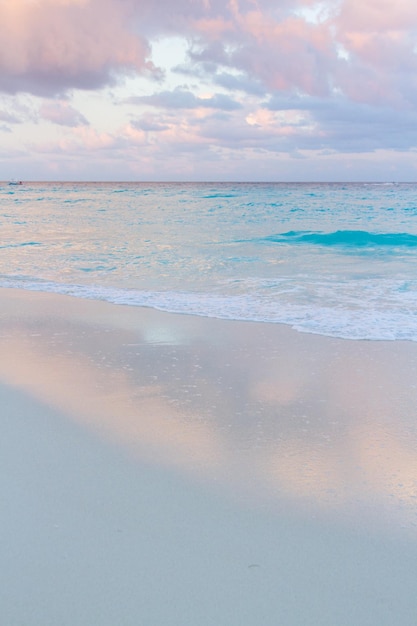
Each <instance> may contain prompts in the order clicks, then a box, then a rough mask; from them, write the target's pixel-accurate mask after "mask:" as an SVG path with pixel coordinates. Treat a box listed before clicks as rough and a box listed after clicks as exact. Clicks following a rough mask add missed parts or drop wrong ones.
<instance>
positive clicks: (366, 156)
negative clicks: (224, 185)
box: [0, 0, 417, 181]
mask: <svg viewBox="0 0 417 626" xmlns="http://www.w3.org/2000/svg"><path fill="white" fill-rule="evenodd" d="M12 178H18V179H24V180H83V181H84V180H94V181H101V180H103V181H106V180H109V181H111V180H115V181H128V180H132V181H142V180H143V181H158V180H162V181H171V180H172V181H206V180H207V181H349V180H351V181H365V180H366V181H415V180H417V4H416V2H415V0H396V1H395V2H392V0H324V1H320V2H315V1H314V0H13V1H11V0H0V179H2V180H9V179H12Z"/></svg>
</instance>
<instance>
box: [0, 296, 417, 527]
mask: <svg viewBox="0 0 417 626" xmlns="http://www.w3.org/2000/svg"><path fill="white" fill-rule="evenodd" d="M22 297H24V296H21V295H20V296H17V298H22ZM25 297H26V298H30V302H31V309H30V311H29V310H27V311H25V312H24V313H22V312H20V313H19V315H17V316H16V315H14V316H10V315H7V314H3V318H4V319H3V320H2V325H1V334H2V346H3V349H2V357H1V359H0V377H1V380H2V381H3V382H6V383H8V384H11V385H13V386H16V387H19V388H22V389H24V390H26V391H27V392H30V394H32V395H33V396H34V397H36V399H38V400H41V401H42V402H44V403H46V404H48V405H50V406H52V407H54V408H57V409H59V410H60V411H64V412H65V413H66V414H67V415H68V416H69V417H70V418H71V419H74V420H76V421H77V422H79V423H81V424H83V425H85V426H86V427H88V428H89V429H91V430H92V431H93V432H96V433H97V434H98V435H99V436H101V437H104V438H106V439H109V440H111V441H114V442H115V443H117V444H118V445H122V446H123V447H126V449H127V450H129V451H130V453H133V454H134V455H136V456H138V457H139V458H141V459H143V460H146V461H148V462H149V461H151V462H155V463H157V464H164V465H168V466H173V467H176V468H177V469H180V470H181V471H186V472H188V473H190V474H191V475H192V476H194V477H195V478H196V479H203V480H208V481H215V482H216V484H217V485H219V487H221V488H232V489H233V490H234V491H235V492H237V493H241V495H243V494H246V495H245V497H246V498H249V499H251V498H257V499H258V498H259V499H261V500H262V501H264V502H265V501H266V502H269V503H270V504H271V505H272V506H280V504H282V503H283V502H284V500H285V499H288V498H289V499H292V500H293V501H294V502H298V503H299V504H301V505H302V504H306V505H308V506H313V508H315V509H316V510H318V511H319V510H321V511H333V512H334V513H336V514H338V513H340V514H342V515H347V516H349V515H353V516H356V515H357V514H358V512H359V513H360V512H362V514H364V515H365V517H367V516H369V518H370V519H371V518H373V517H378V516H380V514H381V515H382V512H383V516H385V517H386V518H387V519H394V520H398V518H399V519H400V522H401V523H402V524H404V525H406V526H407V527H409V528H411V527H413V526H414V525H415V524H416V521H417V516H416V510H417V499H416V496H417V454H416V452H415V450H416V449H417V446H416V443H417V428H416V426H415V420H414V417H415V413H416V408H417V396H416V388H415V386H413V385H414V380H415V363H416V359H417V346H415V345H413V344H399V343H395V344H394V343H389V344H385V343H383V342H379V343H375V342H366V343H362V342H347V341H339V340H334V339H326V338H321V337H317V336H308V335H305V334H304V335H301V334H298V333H296V332H293V331H291V330H289V329H287V328H283V327H279V326H273V325H265V324H264V325H262V324H261V325H258V324H244V323H242V324H241V323H236V322H233V323H229V322H224V321H219V320H207V319H200V318H194V317H186V316H175V315H169V314H165V313H158V312H155V311H147V310H139V309H133V310H132V309H130V308H128V307H115V306H112V305H107V304H102V303H90V302H83V303H82V304H81V303H80V302H79V301H75V303H74V301H73V300H71V299H65V298H62V297H61V298H53V297H51V296H48V297H47V298H45V297H44V296H42V295H41V294H30V295H28V294H25ZM64 300H65V302H69V303H71V304H70V305H69V306H68V308H66V309H65V308H63V307H62V308H60V307H58V306H56V308H55V309H54V307H52V309H51V302H53V303H55V302H56V301H58V302H59V303H61V302H64ZM28 301H29V300H28ZM54 306H55V305H54ZM48 307H49V309H48ZM47 310H48V311H49V313H48V315H47V316H46V315H45V311H47ZM74 311H77V312H78V313H77V315H74ZM29 417H30V416H28V419H29Z"/></svg>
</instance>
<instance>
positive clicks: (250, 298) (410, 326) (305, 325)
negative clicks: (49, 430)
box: [0, 278, 417, 341]
mask: <svg viewBox="0 0 417 626" xmlns="http://www.w3.org/2000/svg"><path fill="white" fill-rule="evenodd" d="M0 287H6V288H19V289H26V290H29V291H40V292H48V293H56V294H61V295H68V296H73V297H77V298H84V299H91V300H100V301H105V302H109V303H113V304H118V305H124V306H139V307H149V308H154V309H157V310H160V311H166V312H171V313H180V314H189V315H198V316H204V317H213V318H218V319H228V320H238V321H247V322H251V321H252V322H267V323H281V324H287V325H289V326H291V327H292V328H294V329H296V330H298V331H300V332H307V333H314V334H321V335H325V336H331V337H339V338H343V339H353V340H359V339H362V340H364V339H366V340H386V341H393V340H407V341H417V306H414V305H415V304H416V301H417V295H416V294H415V293H414V294H413V296H412V303H413V306H410V298H409V295H410V294H407V293H405V300H404V306H403V307H402V306H401V303H400V302H397V303H396V306H391V307H390V309H389V310H377V309H376V308H375V306H374V305H373V306H372V304H371V302H368V303H366V302H363V301H362V303H361V304H362V306H361V307H358V306H356V308H352V307H351V308H349V307H348V306H345V307H343V306H341V305H339V306H320V305H318V304H316V305H305V304H304V305H301V304H293V303H288V302H281V303H280V302H277V300H276V299H268V298H265V297H264V298H262V297H259V296H255V295H250V294H240V295H219V294H210V293H191V292H190V293H186V292H181V291H138V290H134V289H116V288H112V287H104V286H97V285H95V286H93V285H72V284H62V283H55V282H51V281H49V282H48V281H39V280H31V279H22V278H15V279H2V280H0ZM371 301H372V297H371ZM367 304H368V306H367Z"/></svg>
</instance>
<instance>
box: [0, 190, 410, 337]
mask: <svg viewBox="0 0 417 626" xmlns="http://www.w3.org/2000/svg"><path fill="white" fill-rule="evenodd" d="M0 219H1V240H0V258H1V269H0V286H1V287H9V288H10V287H11V288H19V289H28V290H36V291H44V292H54V293H60V294H68V295H71V296H75V297H79V298H90V299H96V300H105V301H108V302H113V303H117V304H122V305H127V306H146V307H152V308H155V309H160V310H165V311H171V312H176V313H183V314H194V315H202V316H209V317H218V318H224V319H234V320H247V321H258V322H269V323H282V324H287V325H289V326H291V327H293V328H295V329H296V330H298V331H300V332H309V333H317V334H321V335H326V336H333V337H340V338H345V339H353V340H355V339H367V340H409V341H417V184H388V183H387V184H372V183H369V184H364V183H360V184H359V183H358V184H354V183H351V184H346V183H343V184H342V183H340V184H337V183H329V184H324V183H314V184H309V183H291V184H289V183H288V184H284V183H253V184H252V183H25V184H23V185H19V186H11V185H8V184H7V183H3V184H1V186H0Z"/></svg>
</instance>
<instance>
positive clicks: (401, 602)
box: [0, 290, 417, 626]
mask: <svg viewBox="0 0 417 626" xmlns="http://www.w3.org/2000/svg"><path fill="white" fill-rule="evenodd" d="M0 302H1V307H0V337H1V358H0V402H1V404H0V406H1V417H2V437H1V442H0V446H1V454H0V469H1V472H0V481H1V493H2V504H3V506H2V511H3V512H2V516H1V521H0V529H1V533H0V537H1V539H0V541H1V544H2V547H1V553H2V568H1V581H0V607H1V608H0V618H1V619H0V622H1V624H4V626H17V625H19V626H40V625H42V626H87V625H88V626H91V625H92V624H94V625H97V626H114V625H116V624H117V625H120V626H137V625H142V624H143V625H146V626H185V625H187V626H188V625H190V626H255V625H256V626H258V625H261V626H278V625H283V626H296V625H297V626H299V625H301V624H303V625H304V624H305V625H309V626H310V625H318V626H327V625H329V626H335V625H337V626H365V625H367V626H374V625H378V626H383V625H386V626H392V625H393V624H401V626H412V625H413V626H415V624H416V615H417V594H416V593H415V589H416V582H415V581H416V579H417V453H416V449H417V447H416V443H417V426H416V420H415V418H416V414H417V386H416V380H417V376H416V369H417V344H415V343H412V342H382V341H380V342H370V341H368V342H361V341H343V340H339V339H332V338H325V337H321V336H318V335H309V334H303V333H298V332H296V331H293V330H291V329H290V328H288V327H285V326H281V325H278V324H257V323H251V322H245V323H243V322H242V323H240V322H235V321H225V320H216V319H207V318H202V317H201V318H200V317H195V316H185V315H182V316H180V315H174V314H168V313H163V312H158V311H154V310H151V309H145V308H139V307H136V308H135V307H126V306H125V307H124V306H116V305H111V304H107V303H100V302H93V301H88V300H81V299H75V298H70V297H65V296H57V295H52V294H41V293H31V292H24V291H19V290H2V291H1V292H0Z"/></svg>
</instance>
